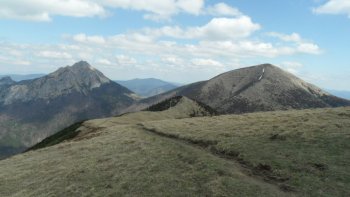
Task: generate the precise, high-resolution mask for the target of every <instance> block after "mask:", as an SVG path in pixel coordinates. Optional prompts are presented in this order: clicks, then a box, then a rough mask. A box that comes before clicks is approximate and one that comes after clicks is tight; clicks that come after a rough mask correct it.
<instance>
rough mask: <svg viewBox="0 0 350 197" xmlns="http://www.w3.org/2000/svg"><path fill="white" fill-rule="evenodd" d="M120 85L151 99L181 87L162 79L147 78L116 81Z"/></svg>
mask: <svg viewBox="0 0 350 197" xmlns="http://www.w3.org/2000/svg"><path fill="white" fill-rule="evenodd" d="M115 82H117V83H119V84H120V85H122V86H124V87H126V88H128V89H129V90H131V91H133V92H135V93H136V94H137V95H139V96H141V97H150V96H154V95H157V94H161V93H164V92H167V91H169V90H172V89H175V88H177V87H179V86H180V85H179V84H176V83H171V82H166V81H163V80H160V79H155V78H147V79H132V80H126V81H115Z"/></svg>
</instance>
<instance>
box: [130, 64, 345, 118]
mask: <svg viewBox="0 0 350 197" xmlns="http://www.w3.org/2000/svg"><path fill="white" fill-rule="evenodd" d="M180 95H183V96H187V97H188V98H191V99H194V100H197V101H200V102H202V103H205V104H207V105H209V106H210V107H212V108H213V109H215V110H217V111H218V112H220V113H223V114H229V113H244V112H255V111H273V110H286V109H306V108H322V107H339V106H348V105H350V101H349V100H345V99H341V98H338V97H335V96H333V95H331V94H329V93H327V92H325V91H323V90H321V89H320V88H318V87H316V86H314V85H312V84H309V83H307V82H305V81H303V80H301V79H299V78H297V77H296V76H294V75H292V74H290V73H288V72H286V71H283V70H282V69H280V68H278V67H276V66H273V65H270V64H263V65H258V66H253V67H248V68H242V69H238V70H233V71H230V72H226V73H223V74H221V75H219V76H217V77H214V78H213V79H210V80H208V81H203V82H197V83H193V84H190V85H186V86H183V87H180V88H177V89H175V90H172V91H169V92H166V93H164V94H160V95H156V96H154V97H150V98H147V99H143V100H141V101H140V102H139V103H137V104H135V105H133V106H131V107H130V108H128V110H129V111H137V110H139V109H142V108H145V107H147V106H149V105H152V104H154V103H157V102H159V101H161V100H164V99H167V98H170V97H173V96H180Z"/></svg>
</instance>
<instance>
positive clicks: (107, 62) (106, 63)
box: [96, 58, 112, 66]
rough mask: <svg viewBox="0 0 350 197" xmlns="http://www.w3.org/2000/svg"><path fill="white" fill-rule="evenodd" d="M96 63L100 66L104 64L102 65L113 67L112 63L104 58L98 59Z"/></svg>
mask: <svg viewBox="0 0 350 197" xmlns="http://www.w3.org/2000/svg"><path fill="white" fill-rule="evenodd" d="M96 63H97V64H98V65H99V64H102V65H107V66H111V65H112V62H111V61H109V60H108V59H104V58H101V59H98V60H97V61H96Z"/></svg>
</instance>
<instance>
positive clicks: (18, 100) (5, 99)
mask: <svg viewBox="0 0 350 197" xmlns="http://www.w3.org/2000/svg"><path fill="white" fill-rule="evenodd" d="M132 94H133V92H131V91H130V90H128V89H126V88H125V87H123V86H120V85H119V84H117V83H115V82H113V81H111V80H109V79H108V78H106V77H105V76H104V75H103V74H102V73H101V72H99V71H98V70H96V69H94V68H93V67H91V66H90V65H89V64H88V63H87V62H83V61H82V62H78V63H76V64H74V65H73V66H67V67H64V68H60V69H59V70H57V71H56V72H54V73H51V74H49V75H47V76H44V77H41V78H38V79H33V80H26V81H21V82H18V83H14V84H12V85H10V86H7V88H2V89H1V91H0V114H1V115H0V146H1V147H6V149H8V148H9V147H13V148H19V149H21V148H25V147H28V146H31V145H33V144H35V143H37V142H39V141H41V140H42V139H44V138H45V137H47V136H49V135H51V134H53V133H54V132H56V131H58V130H60V129H62V128H64V127H66V126H68V125H70V124H72V123H74V122H77V121H80V120H85V119H91V118H99V117H107V116H112V115H115V114H118V113H120V110H121V109H124V108H126V107H127V106H129V105H131V104H132V103H133V102H134V99H133V97H132ZM0 155H1V152H0Z"/></svg>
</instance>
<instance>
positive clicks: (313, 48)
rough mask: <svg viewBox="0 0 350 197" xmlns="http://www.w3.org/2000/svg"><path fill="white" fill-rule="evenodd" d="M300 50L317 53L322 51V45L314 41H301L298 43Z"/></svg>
mask: <svg viewBox="0 0 350 197" xmlns="http://www.w3.org/2000/svg"><path fill="white" fill-rule="evenodd" d="M298 51H299V52H301V53H309V54H315V55H317V54H320V53H321V49H320V47H319V46H318V45H316V44H313V43H300V44H299V45H298Z"/></svg>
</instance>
